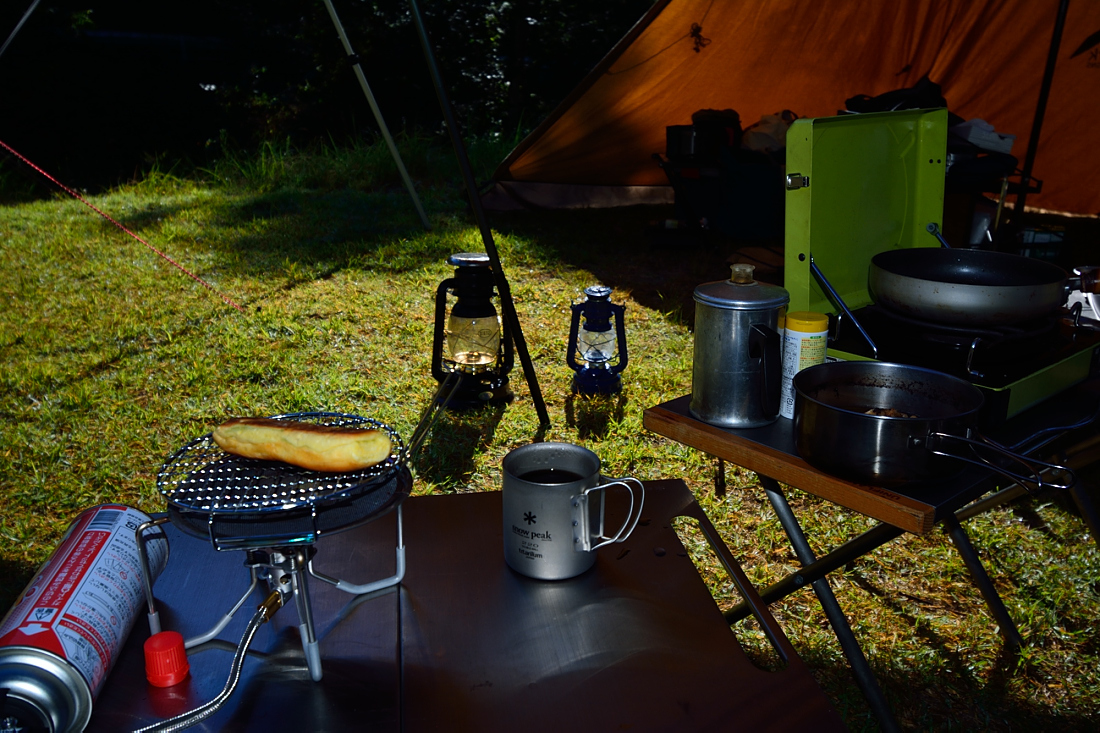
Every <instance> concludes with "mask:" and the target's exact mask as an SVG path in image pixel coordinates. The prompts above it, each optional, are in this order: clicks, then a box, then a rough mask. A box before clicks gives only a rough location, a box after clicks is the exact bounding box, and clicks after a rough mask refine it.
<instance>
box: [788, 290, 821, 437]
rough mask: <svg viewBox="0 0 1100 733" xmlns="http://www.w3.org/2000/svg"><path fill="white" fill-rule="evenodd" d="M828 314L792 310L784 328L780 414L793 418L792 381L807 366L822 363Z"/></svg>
mask: <svg viewBox="0 0 1100 733" xmlns="http://www.w3.org/2000/svg"><path fill="white" fill-rule="evenodd" d="M828 333H829V317H828V316H826V315H825V314H824V313H812V312H810V311H793V312H791V313H788V314H787V323H786V326H785V328H784V329H783V382H782V384H783V391H782V394H781V395H780V399H779V414H780V415H782V416H783V417H786V418H793V417H794V387H793V386H792V385H791V380H792V379H793V378H794V375H795V374H798V373H799V372H800V371H802V370H803V369H805V368H806V367H811V366H813V365H815V364H824V363H825V347H826V345H827V341H828Z"/></svg>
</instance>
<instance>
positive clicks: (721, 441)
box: [643, 384, 1097, 730]
mask: <svg viewBox="0 0 1100 733" xmlns="http://www.w3.org/2000/svg"><path fill="white" fill-rule="evenodd" d="M1094 390H1095V385H1092V384H1090V385H1088V386H1087V388H1077V389H1074V390H1071V391H1070V393H1064V394H1063V395H1061V396H1059V397H1058V398H1055V399H1053V400H1051V401H1049V402H1048V403H1044V404H1043V405H1040V406H1039V407H1037V408H1033V409H1032V410H1029V411H1027V412H1025V413H1023V414H1022V415H1020V416H1018V417H1017V418H1015V419H1013V420H1012V421H1009V423H1007V424H1006V425H1004V426H1002V427H1001V428H1000V429H999V430H998V432H997V435H996V436H995V437H997V438H998V439H1001V440H1002V441H1003V442H1006V443H1009V444H1011V445H1013V446H1015V447H1016V449H1017V450H1019V451H1021V452H1025V453H1030V452H1034V451H1038V450H1041V449H1042V448H1043V447H1045V446H1047V445H1049V444H1050V443H1051V442H1053V441H1054V440H1057V439H1058V438H1061V437H1063V436H1064V435H1066V434H1068V433H1071V432H1072V431H1074V430H1078V429H1081V428H1085V427H1088V426H1091V425H1092V424H1093V423H1094V422H1095V419H1096V416H1097V413H1096V396H1095V394H1094ZM689 402H690V395H688V396H684V397H680V398H678V399H674V400H671V401H669V402H665V403H663V404H660V405H657V406H655V407H651V408H649V409H647V410H646V411H645V413H644V416H643V424H644V426H645V427H646V428H647V429H649V430H651V431H653V432H655V433H657V434H659V435H663V436H665V437H667V438H671V439H673V440H675V441H677V442H679V443H683V444H685V445H688V446H691V447H693V448H696V449H698V450H701V451H703V452H704V453H707V454H709V455H712V456H715V457H716V458H717V459H718V469H717V473H716V475H715V478H716V484H717V486H716V488H717V489H718V490H719V491H723V490H724V473H725V472H724V462H725V461H729V462H731V463H734V464H736V465H739V466H742V467H743V468H746V469H748V470H750V471H753V472H755V473H756V474H757V476H758V477H759V479H760V484H761V486H762V487H763V489H764V492H765V494H766V495H767V497H768V500H769V502H770V503H771V505H772V508H773V510H774V511H775V513H776V516H777V517H778V519H779V522H780V524H781V526H782V527H783V530H784V532H785V533H786V535H787V538H788V539H789V541H790V543H791V546H792V548H793V549H794V552H795V555H796V557H797V558H798V561H799V563H801V565H802V568H801V569H800V570H799V571H797V572H795V573H791V574H790V575H788V576H786V577H785V578H783V579H781V580H780V581H778V582H776V583H774V584H772V585H771V586H768V587H767V588H764V589H763V590H761V591H760V597H761V598H762V600H763V601H764V602H765V603H769V604H770V603H774V602H776V601H778V600H780V599H782V598H785V597H786V596H788V595H790V594H791V593H794V592H796V591H798V590H800V589H801V588H804V587H805V586H807V585H810V586H811V587H812V588H813V591H814V593H815V595H816V596H817V599H818V602H819V603H820V604H821V607H822V610H824V612H825V614H826V616H827V617H828V619H829V623H830V624H831V626H832V628H833V632H834V633H835V634H836V637H837V640H838V641H839V642H840V645H841V648H842V649H843V651H844V654H845V656H846V658H847V659H848V663H849V664H850V665H851V668H852V672H853V676H854V678H855V681H856V684H857V685H858V686H859V688H860V690H861V692H862V693H863V695H864V697H865V698H866V699H867V701H868V704H869V705H870V707H871V710H872V712H873V713H874V715H875V717H876V718H877V720H878V721H879V724H880V725H881V726H882V727H883V729H884V730H897V729H898V726H897V722H896V720H895V719H894V715H893V712H892V710H891V708H890V706H889V704H888V703H887V702H886V699H885V696H884V695H883V693H882V689H881V688H880V686H879V684H878V681H877V679H876V678H875V675H874V673H873V672H872V670H871V668H870V665H869V664H868V663H867V659H866V657H865V656H864V654H863V650H862V649H861V648H860V646H859V642H858V641H857V640H856V638H855V634H854V633H853V632H852V629H851V627H850V626H849V624H848V621H847V619H846V617H845V615H844V612H843V610H842V609H841V608H840V604H839V603H838V602H837V600H836V596H835V595H834V594H833V591H832V588H831V587H830V586H829V582H828V578H827V577H826V576H827V575H828V573H830V572H832V571H833V570H836V569H838V568H840V567H843V566H844V565H846V564H848V563H849V562H851V561H853V560H855V559H856V558H858V557H860V556H862V555H864V554H866V553H868V552H871V551H872V550H874V549H876V548H878V547H880V546H882V545H884V544H886V543H887V542H890V541H891V540H893V539H895V538H897V537H899V536H900V535H902V534H903V533H905V532H911V533H915V534H926V533H927V532H929V531H931V530H932V528H933V527H934V526H935V525H936V524H937V523H942V525H943V526H944V528H945V530H946V531H947V533H948V535H949V536H950V538H951V540H952V542H953V544H954V545H955V547H956V549H957V550H958V552H959V554H960V556H961V557H962V559H963V561H964V562H965V564H966V566H967V569H968V570H969V572H970V575H971V578H972V579H973V581H974V583H975V585H976V586H977V588H978V590H979V591H980V592H981V594H982V597H983V598H984V600H985V602H986V604H987V605H988V606H989V609H990V612H991V613H992V614H993V617H994V619H995V620H996V621H997V624H998V625H999V628H1000V630H1001V633H1002V634H1003V636H1004V638H1005V641H1006V643H1007V644H1008V645H1009V646H1010V647H1011V648H1016V647H1019V646H1020V645H1021V644H1022V638H1021V636H1020V633H1019V630H1018V629H1017V627H1016V624H1015V622H1014V621H1013V620H1012V617H1011V616H1010V615H1009V613H1008V610H1007V609H1006V608H1005V605H1004V602H1003V601H1002V600H1001V598H1000V595H999V594H998V593H997V590H996V588H995V587H994V585H993V582H992V580H991V579H990V577H989V574H988V572H987V571H986V569H985V567H984V565H983V564H982V561H981V558H980V557H979V555H978V553H977V551H976V550H975V549H974V546H973V544H972V543H971V541H970V538H969V537H968V535H967V534H966V530H965V529H964V528H963V526H962V520H965V519H966V518H969V517H971V516H974V515H975V514H976V513H977V512H978V511H981V510H984V509H988V508H991V507H992V506H993V505H994V504H995V503H997V502H999V501H1005V500H1011V498H1013V497H1014V496H1019V495H1020V494H1022V493H1023V489H1021V488H1020V487H1010V488H1009V489H1007V490H1005V491H1002V492H999V494H997V495H995V496H996V497H997V499H996V500H995V501H981V502H979V501H978V500H979V499H980V497H982V496H983V495H984V494H986V493H988V492H989V490H990V489H991V488H993V486H994V481H995V479H996V478H997V476H996V475H995V474H993V473H992V472H991V471H988V470H984V469H980V468H975V467H969V468H967V469H965V470H963V471H962V472H961V473H959V474H958V475H956V476H953V477H951V478H949V479H945V480H940V481H937V482H929V483H925V484H916V485H912V486H908V487H905V488H902V489H894V490H887V489H883V488H879V487H873V486H864V485H860V484H854V483H851V482H848V481H845V480H842V479H838V478H836V477H833V476H830V475H828V474H825V473H823V472H821V471H819V470H817V469H816V468H814V467H812V466H810V465H809V464H808V463H806V462H805V461H804V460H802V458H801V457H799V455H798V451H797V449H796V448H795V444H794V423H793V421H791V420H788V419H786V418H782V417H781V418H779V419H778V420H777V421H776V422H775V423H773V424H771V425H768V426H765V427H762V428H753V429H745V430H731V429H724V428H720V427H716V426H713V425H708V424H706V423H703V422H701V421H699V420H696V419H695V418H693V417H692V416H691V415H690V413H689V411H688V405H689ZM1094 442H1095V441H1086V443H1085V444H1083V445H1086V446H1088V449H1085V448H1080V449H1079V450H1078V451H1077V453H1078V455H1079V456H1084V455H1086V454H1089V455H1090V457H1091V453H1092V452H1094V451H1092V447H1093V443H1094ZM1071 463H1073V462H1072V461H1071ZM780 482H782V483H784V484H787V485H789V486H793V487H796V488H799V489H801V490H803V491H806V492H807V493H810V494H814V495H816V496H818V497H821V498H823V499H826V500H828V501H831V502H833V503H835V504H837V505H839V506H842V507H845V508H847V509H851V510H853V511H856V512H859V513H861V514H864V515H866V516H870V517H872V518H875V519H878V520H880V522H881V523H880V524H878V525H876V526H875V527H873V528H871V529H870V530H868V531H866V532H863V533H862V534H860V535H858V536H857V537H854V538H853V539H851V540H849V541H847V542H845V543H844V544H842V545H839V546H838V547H835V548H833V549H832V550H831V551H829V552H828V553H827V554H825V555H824V556H823V557H820V558H819V557H817V556H816V555H815V553H814V552H813V550H812V549H811V547H810V545H809V542H808V540H807V538H806V535H805V533H804V532H803V530H802V526H801V525H800V524H799V522H798V518H797V517H796V516H795V513H794V511H793V510H792V509H791V506H790V504H789V503H788V502H787V499H786V496H785V495H784V493H783V489H782V487H781V485H780ZM1073 496H1074V499H1075V500H1076V501H1077V504H1078V507H1079V508H1080V509H1081V511H1082V514H1083V516H1084V517H1085V521H1086V523H1087V524H1088V525H1089V526H1090V528H1092V529H1093V532H1094V533H1095V525H1096V515H1095V510H1094V509H1093V508H1092V507H1091V505H1090V504H1089V502H1088V497H1087V496H1086V495H1085V494H1083V493H1081V492H1079V491H1076V490H1074V491H1073ZM747 612H748V607H747V606H746V605H745V604H744V603H742V604H739V605H737V606H735V607H734V608H732V609H730V610H729V611H727V612H726V613H725V616H726V619H727V621H729V622H730V623H731V624H732V623H735V622H737V621H739V620H741V619H743V618H745V617H746V616H747V615H748V613H747Z"/></svg>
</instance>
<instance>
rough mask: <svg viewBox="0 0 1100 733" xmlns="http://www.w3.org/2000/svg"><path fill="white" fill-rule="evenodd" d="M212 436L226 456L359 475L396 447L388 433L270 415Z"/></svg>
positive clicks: (236, 422) (243, 420)
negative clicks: (271, 416)
mask: <svg viewBox="0 0 1100 733" xmlns="http://www.w3.org/2000/svg"><path fill="white" fill-rule="evenodd" d="M213 438H214V442H215V443H217V444H218V447H220V448H221V449H222V450H224V451H225V452H226V453H232V454H233V455H237V456H243V457H245V458H259V459H263V460H268V461H283V462H284V463H289V464H291V465H294V466H300V467H301V468H308V469H310V470H312V471H340V472H346V471H358V470H361V469H364V468H368V467H370V466H373V465H375V464H377V463H381V462H382V461H384V460H386V458H388V457H389V455H390V450H391V448H392V446H391V444H390V436H389V435H387V434H386V432H385V431H384V430H376V429H369V430H364V429H361V428H353V427H338V426H335V425H318V424H315V423H303V422H295V421H293V420H273V419H271V418H266V417H235V418H233V419H231V420H228V421H227V422H225V423H223V424H222V425H220V426H218V428H217V429H215V430H214V433H213Z"/></svg>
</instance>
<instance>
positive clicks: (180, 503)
mask: <svg viewBox="0 0 1100 733" xmlns="http://www.w3.org/2000/svg"><path fill="white" fill-rule="evenodd" d="M275 419H277V420H292V421H297V422H310V423H317V424H322V425H335V426H340V427H362V428H364V429H371V428H373V429H377V430H384V431H385V432H386V433H387V434H388V435H389V436H390V441H391V443H392V446H393V447H392V449H391V452H390V456H389V457H388V458H387V459H386V460H385V461H383V462H381V463H379V464H376V465H374V466H370V467H368V468H365V469H363V470H361V471H353V472H349V473H327V472H323V471H311V470H308V469H305V468H299V467H297V466H291V465H288V464H285V463H281V462H278V461H262V460H257V459H254V458H242V457H240V456H235V455H232V454H230V453H226V452H225V451H223V450H222V449H221V448H219V447H218V445H217V443H215V442H214V439H213V437H212V434H211V433H207V434H206V435H203V436H200V437H198V438H196V439H194V440H192V441H191V442H190V443H188V444H187V445H185V446H183V447H182V448H180V449H179V450H177V451H176V452H175V453H174V454H172V456H170V457H169V458H168V460H167V461H166V462H165V464H164V466H163V467H162V468H161V470H160V472H159V473H158V474H157V489H158V490H160V492H161V494H162V495H163V496H164V497H165V499H166V500H167V501H168V503H169V504H171V505H172V506H174V507H176V508H177V509H180V510H184V511H187V512H209V513H217V514H219V515H223V514H234V513H247V514H264V513H269V512H271V513H274V512H282V511H287V510H293V509H300V508H302V507H312V506H315V505H317V504H319V503H328V502H330V501H339V500H341V499H343V498H345V497H347V496H349V495H350V494H352V493H359V492H361V491H362V490H365V489H367V488H368V487H369V485H371V484H381V483H384V482H385V481H386V480H388V479H389V478H391V477H392V475H393V473H394V472H395V471H396V470H397V469H398V468H399V467H400V466H401V463H402V460H403V456H404V450H405V448H404V445H403V444H402V442H401V439H400V437H398V435H397V433H396V432H394V430H393V429H392V428H390V427H389V426H388V425H385V424H384V423H381V422H378V421H377V420H371V419H370V418H365V417H360V416H358V415H346V414H342V413H335V412H299V413H292V414H287V415H277V416H275Z"/></svg>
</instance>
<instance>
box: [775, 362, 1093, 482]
mask: <svg viewBox="0 0 1100 733" xmlns="http://www.w3.org/2000/svg"><path fill="white" fill-rule="evenodd" d="M793 385H794V390H795V408H794V409H795V415H794V425H795V444H796V447H797V449H798V453H799V455H800V456H802V458H803V459H805V460H806V462H807V463H810V464H811V465H813V466H816V467H817V468H820V469H821V470H822V471H825V472H826V473H830V474H833V475H835V476H839V477H841V478H846V479H848V480H851V481H855V482H858V483H864V484H872V485H875V486H885V487H891V486H900V485H903V484H907V483H910V482H914V481H924V480H928V479H934V478H941V477H946V476H950V475H952V474H954V473H957V472H959V471H960V470H962V469H963V468H964V467H965V466H964V465H963V464H964V463H971V464H974V465H978V466H982V467H985V468H988V469H991V470H993V471H996V472H997V473H999V474H1001V475H1002V476H1005V477H1006V478H1008V479H1010V480H1011V481H1014V482H1017V483H1019V484H1020V485H1022V486H1024V487H1025V488H1029V489H1032V487H1033V490H1035V491H1038V490H1039V489H1041V488H1045V487H1051V488H1060V489H1066V488H1070V487H1071V486H1073V483H1074V476H1073V473H1072V472H1071V471H1070V470H1069V469H1067V468H1065V467H1062V466H1056V465H1053V464H1049V463H1044V462H1042V461H1037V460H1035V459H1032V458H1026V457H1024V456H1021V455H1018V454H1015V453H1012V452H1010V451H1008V450H1006V449H1005V448H1003V447H1001V446H999V445H997V444H996V443H994V442H993V441H991V440H989V439H988V438H986V437H985V436H983V435H981V434H980V433H979V432H978V430H977V428H976V427H975V426H976V424H977V421H978V415H979V413H980V411H981V408H982V404H983V402H984V397H983V396H982V392H981V390H979V389H978V388H977V387H975V386H974V385H972V384H970V383H969V382H967V381H965V380H962V379H959V378H957V377H953V376H950V375H948V374H943V373H941V372H937V371H933V370H931V369H923V368H921V367H914V366H908V365H905V364H892V363H889V362H877V361H847V362H831V363H826V364H820V365H817V366H812V367H809V368H808V369H804V370H803V371H801V372H799V373H798V374H796V375H795V377H794V380H793ZM1009 466H1012V467H1013V468H1009ZM1014 469H1015V470H1014ZM1020 469H1022V470H1023V471H1024V473H1020V472H1018V471H1019V470H1020ZM1049 469H1054V470H1057V471H1061V472H1065V474H1066V475H1067V476H1068V481H1067V482H1066V483H1053V482H1051V480H1050V479H1049V478H1046V477H1044V476H1043V475H1042V471H1043V470H1049Z"/></svg>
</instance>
